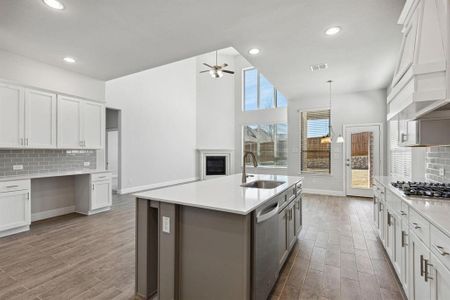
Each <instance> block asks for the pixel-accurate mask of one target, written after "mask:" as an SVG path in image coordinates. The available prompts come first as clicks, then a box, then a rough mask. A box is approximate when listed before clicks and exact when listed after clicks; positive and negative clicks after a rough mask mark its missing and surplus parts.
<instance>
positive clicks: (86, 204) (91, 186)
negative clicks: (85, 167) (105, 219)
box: [75, 172, 112, 215]
mask: <svg viewBox="0 0 450 300" xmlns="http://www.w3.org/2000/svg"><path fill="white" fill-rule="evenodd" d="M75 194H76V195H75V210H76V212H78V213H81V214H85V215H92V214H96V213H99V212H103V211H107V210H110V209H111V205H112V176H111V173H109V172H106V173H96V174H90V175H85V176H77V178H76V180H75Z"/></svg>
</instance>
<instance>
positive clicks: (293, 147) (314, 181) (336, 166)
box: [288, 83, 387, 195]
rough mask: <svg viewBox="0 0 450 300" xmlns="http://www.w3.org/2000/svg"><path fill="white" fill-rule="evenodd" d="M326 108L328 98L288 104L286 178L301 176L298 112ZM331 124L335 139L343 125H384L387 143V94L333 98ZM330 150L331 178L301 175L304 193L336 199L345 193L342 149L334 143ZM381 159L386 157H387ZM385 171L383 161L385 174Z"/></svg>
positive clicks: (360, 93)
mask: <svg viewBox="0 0 450 300" xmlns="http://www.w3.org/2000/svg"><path fill="white" fill-rule="evenodd" d="M324 85H325V83H324ZM327 107H329V96H328V95H322V96H311V97H309V98H304V99H295V100H293V101H289V111H288V130H289V142H288V143H289V155H288V165H289V168H288V173H289V175H298V174H300V154H299V153H300V134H299V126H300V125H299V111H302V110H311V109H323V108H327ZM331 123H332V126H333V129H334V131H335V134H336V135H338V134H339V133H342V128H343V125H344V124H364V123H383V124H384V134H383V136H384V139H386V134H385V133H386V124H385V123H386V90H375V91H367V92H356V93H351V94H339V95H333V97H332V111H331ZM384 145H386V143H384ZM331 148H332V155H331V174H330V175H328V174H326V175H324V174H320V175H313V174H302V176H304V178H305V179H304V188H305V189H306V190H312V191H316V190H321V191H322V192H324V193H330V194H338V195H342V194H343V193H344V191H345V187H344V176H343V145H342V144H336V143H333V144H332V147H331ZM385 148H386V147H385ZM384 157H385V158H386V157H387V156H386V154H385V155H384ZM386 167H387V166H386V159H385V160H384V172H386Z"/></svg>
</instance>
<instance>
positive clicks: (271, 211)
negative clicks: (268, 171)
mask: <svg viewBox="0 0 450 300" xmlns="http://www.w3.org/2000/svg"><path fill="white" fill-rule="evenodd" d="M301 184H302V178H301V177H296V176H280V175H253V176H251V177H249V178H248V180H247V184H245V185H244V186H243V185H242V183H241V174H235V175H231V176H225V177H221V178H216V179H211V180H206V181H198V182H193V183H188V184H183V185H179V186H174V187H168V188H163V189H158V190H153V191H149V192H143V193H138V194H135V197H136V296H137V297H139V298H142V299H151V298H152V297H155V296H156V297H157V298H158V299H161V300H165V299H242V300H245V299H266V298H267V296H268V294H269V293H270V290H271V289H272V287H273V285H274V284H275V282H276V279H277V278H278V274H279V271H280V269H281V267H282V266H283V264H284V262H285V261H286V258H287V256H288V254H289V252H290V251H291V249H292V247H293V245H294V244H295V241H296V240H297V239H296V237H297V235H298V233H299V232H300V229H301Z"/></svg>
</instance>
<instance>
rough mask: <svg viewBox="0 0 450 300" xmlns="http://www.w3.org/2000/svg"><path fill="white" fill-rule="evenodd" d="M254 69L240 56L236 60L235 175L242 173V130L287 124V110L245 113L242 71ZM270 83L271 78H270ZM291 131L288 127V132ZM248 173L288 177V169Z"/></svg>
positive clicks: (254, 169) (259, 170)
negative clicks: (254, 126) (257, 125)
mask: <svg viewBox="0 0 450 300" xmlns="http://www.w3.org/2000/svg"><path fill="white" fill-rule="evenodd" d="M249 67H252V65H251V64H250V63H249V62H248V61H247V60H246V59H245V58H244V57H242V56H240V55H238V56H236V58H235V71H236V73H235V75H234V77H235V96H234V97H235V107H234V110H235V129H234V131H235V147H236V148H235V154H236V156H235V168H234V169H235V173H240V172H241V171H242V150H243V143H242V142H243V141H242V128H243V126H245V125H250V124H273V123H286V122H287V120H288V118H287V109H286V108H276V109H265V110H255V111H250V112H244V111H243V110H242V70H243V69H245V68H249ZM269 81H270V78H269ZM289 130H290V128H289V126H288V131H289ZM247 169H248V172H252V173H258V174H277V175H286V174H287V168H264V167H258V168H253V167H248V168H247Z"/></svg>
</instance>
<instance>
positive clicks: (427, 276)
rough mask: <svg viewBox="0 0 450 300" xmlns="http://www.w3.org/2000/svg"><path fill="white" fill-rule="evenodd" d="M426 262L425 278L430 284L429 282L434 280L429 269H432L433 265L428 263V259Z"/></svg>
mask: <svg viewBox="0 0 450 300" xmlns="http://www.w3.org/2000/svg"><path fill="white" fill-rule="evenodd" d="M424 262H425V276H424V278H425V282H428V280H430V279H433V277H431V276H429V273H428V267H432V266H433V265H432V264H430V263H429V262H428V259H426V258H424Z"/></svg>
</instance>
